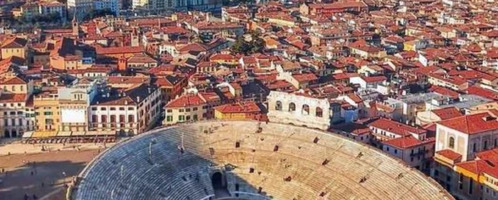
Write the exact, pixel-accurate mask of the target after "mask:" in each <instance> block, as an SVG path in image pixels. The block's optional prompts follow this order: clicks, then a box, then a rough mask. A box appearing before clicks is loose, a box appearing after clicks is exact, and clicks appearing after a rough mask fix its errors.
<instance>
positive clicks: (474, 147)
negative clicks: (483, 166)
mask: <svg viewBox="0 0 498 200" xmlns="http://www.w3.org/2000/svg"><path fill="white" fill-rule="evenodd" d="M476 151H477V143H474V145H473V146H472V152H476Z"/></svg>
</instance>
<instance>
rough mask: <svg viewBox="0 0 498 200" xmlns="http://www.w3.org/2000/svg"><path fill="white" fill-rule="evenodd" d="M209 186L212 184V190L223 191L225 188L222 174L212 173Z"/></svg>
mask: <svg viewBox="0 0 498 200" xmlns="http://www.w3.org/2000/svg"><path fill="white" fill-rule="evenodd" d="M211 184H213V188H214V189H223V188H224V187H225V186H224V181H223V174H221V172H215V173H213V175H211Z"/></svg>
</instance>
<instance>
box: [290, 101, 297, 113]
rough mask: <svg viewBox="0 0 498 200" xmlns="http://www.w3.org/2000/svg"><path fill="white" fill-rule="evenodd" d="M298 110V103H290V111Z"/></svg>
mask: <svg viewBox="0 0 498 200" xmlns="http://www.w3.org/2000/svg"><path fill="white" fill-rule="evenodd" d="M294 111H296V104H295V103H294V102H291V103H289V112H294Z"/></svg>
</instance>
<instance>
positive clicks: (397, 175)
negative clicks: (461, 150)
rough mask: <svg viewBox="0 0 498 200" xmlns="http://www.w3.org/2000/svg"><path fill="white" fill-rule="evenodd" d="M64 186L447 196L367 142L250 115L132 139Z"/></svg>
mask: <svg viewBox="0 0 498 200" xmlns="http://www.w3.org/2000/svg"><path fill="white" fill-rule="evenodd" d="M215 174H216V175H215ZM215 177H216V178H215ZM220 188H221V189H220ZM70 191H71V193H70V194H69V196H71V197H72V199H78V200H80V199H81V200H87V199H120V200H121V199H191V200H197V199H210V198H211V199H215V198H219V197H224V198H226V197H227V195H228V196H231V197H238V198H241V199H271V198H273V199H453V197H451V195H449V194H448V193H447V192H446V191H445V190H444V189H442V187H440V186H439V185H438V184H437V183H436V182H435V181H433V180H432V179H430V178H429V177H427V176H425V175H423V174H422V173H420V172H418V171H417V170H415V169H412V168H409V167H407V166H406V165H404V164H403V163H402V162H401V161H399V160H396V159H394V158H392V157H390V156H387V155H385V154H383V153H382V152H380V151H378V150H377V149H374V148H373V147H370V146H366V145H363V144H360V143H356V142H354V141H352V140H349V139H347V138H344V137H342V136H340V135H336V134H332V133H327V132H323V131H319V130H314V129H308V128H303V127H296V126H290V125H284V124H276V123H269V124H265V123H258V122H255V121H205V122H196V123H189V124H181V125H177V126H172V127H167V128H161V129H156V130H153V131H149V132H148V133H144V134H142V135H139V136H136V137H133V138H131V139H129V140H127V141H125V142H121V143H119V144H117V145H115V146H114V147H112V148H110V149H108V150H107V151H105V152H103V153H102V154H100V155H99V156H98V157H97V158H95V159H94V160H93V161H92V162H91V163H90V164H89V165H88V166H87V167H86V168H85V169H84V170H83V172H82V173H81V174H80V176H79V178H78V180H77V182H76V186H75V187H74V188H72V189H71V190H70ZM219 191H224V193H223V192H219Z"/></svg>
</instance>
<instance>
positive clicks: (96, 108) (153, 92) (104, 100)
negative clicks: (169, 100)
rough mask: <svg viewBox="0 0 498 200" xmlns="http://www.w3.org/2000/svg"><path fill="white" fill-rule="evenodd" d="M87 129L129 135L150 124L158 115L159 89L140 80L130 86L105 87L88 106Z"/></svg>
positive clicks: (159, 105) (141, 130)
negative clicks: (137, 83) (122, 87)
mask: <svg viewBox="0 0 498 200" xmlns="http://www.w3.org/2000/svg"><path fill="white" fill-rule="evenodd" d="M88 109H89V110H88V122H89V128H88V129H89V130H90V131H111V132H115V133H117V134H118V135H122V136H133V135H136V134H140V133H142V132H144V131H146V130H149V129H150V128H152V126H153V125H155V124H156V123H157V121H158V120H159V118H160V116H161V90H159V89H158V88H157V87H156V86H153V85H148V84H140V85H137V86H134V87H132V88H127V89H121V88H111V87H108V88H105V89H101V91H99V93H98V95H96V96H95V97H94V98H93V101H92V102H91V105H90V107H89V108H88Z"/></svg>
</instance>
